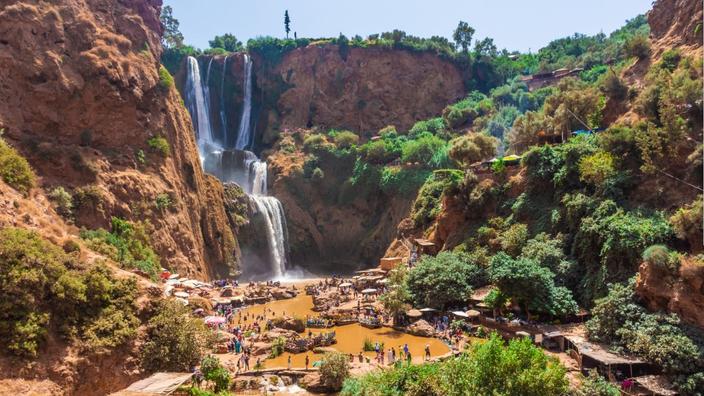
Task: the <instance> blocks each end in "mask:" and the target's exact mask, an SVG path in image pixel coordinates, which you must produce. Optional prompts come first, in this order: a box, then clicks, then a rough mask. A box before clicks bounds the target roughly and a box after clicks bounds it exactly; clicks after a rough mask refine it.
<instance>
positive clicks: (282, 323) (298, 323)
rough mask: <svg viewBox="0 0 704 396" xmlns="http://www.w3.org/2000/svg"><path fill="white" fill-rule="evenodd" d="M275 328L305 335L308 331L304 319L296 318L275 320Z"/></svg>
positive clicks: (273, 321) (273, 322)
mask: <svg viewBox="0 0 704 396" xmlns="http://www.w3.org/2000/svg"><path fill="white" fill-rule="evenodd" d="M272 324H273V325H274V327H277V328H280V329H285V330H291V331H295V332H296V333H303V332H304V331H306V323H305V322H304V321H303V320H302V319H296V318H289V317H284V318H275V319H274V320H272Z"/></svg>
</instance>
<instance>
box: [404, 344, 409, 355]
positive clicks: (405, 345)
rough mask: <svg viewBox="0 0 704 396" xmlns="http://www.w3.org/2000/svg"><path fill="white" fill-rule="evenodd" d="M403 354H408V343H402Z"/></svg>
mask: <svg viewBox="0 0 704 396" xmlns="http://www.w3.org/2000/svg"><path fill="white" fill-rule="evenodd" d="M403 354H404V355H408V344H403Z"/></svg>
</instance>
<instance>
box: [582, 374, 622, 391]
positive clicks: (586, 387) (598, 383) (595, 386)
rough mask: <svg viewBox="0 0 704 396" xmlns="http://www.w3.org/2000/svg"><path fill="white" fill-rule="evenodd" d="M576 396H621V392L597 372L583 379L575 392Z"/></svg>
mask: <svg viewBox="0 0 704 396" xmlns="http://www.w3.org/2000/svg"><path fill="white" fill-rule="evenodd" d="M574 396H621V391H620V390H619V389H618V388H617V387H616V386H614V385H612V384H611V383H610V382H609V381H607V380H606V379H604V377H602V376H601V374H599V373H598V372H597V371H596V370H590V371H589V375H588V376H586V377H583V378H582V384H581V386H580V387H579V388H577V389H576V390H575V391H574Z"/></svg>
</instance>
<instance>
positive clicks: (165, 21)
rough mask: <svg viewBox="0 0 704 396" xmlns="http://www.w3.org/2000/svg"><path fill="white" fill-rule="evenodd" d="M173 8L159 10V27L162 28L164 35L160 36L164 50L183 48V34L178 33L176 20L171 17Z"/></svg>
mask: <svg viewBox="0 0 704 396" xmlns="http://www.w3.org/2000/svg"><path fill="white" fill-rule="evenodd" d="M173 12H174V10H173V8H171V6H164V7H163V8H162V9H161V16H160V18H159V19H160V20H161V25H162V26H163V27H164V34H163V35H162V36H161V41H162V44H163V45H164V47H166V48H180V47H183V34H181V32H180V31H179V25H180V24H179V22H178V19H176V18H174V16H173Z"/></svg>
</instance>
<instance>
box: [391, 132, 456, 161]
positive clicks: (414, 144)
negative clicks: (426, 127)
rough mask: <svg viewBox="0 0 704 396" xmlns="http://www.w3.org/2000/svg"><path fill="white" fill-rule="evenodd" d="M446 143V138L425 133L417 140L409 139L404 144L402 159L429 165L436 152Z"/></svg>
mask: <svg viewBox="0 0 704 396" xmlns="http://www.w3.org/2000/svg"><path fill="white" fill-rule="evenodd" d="M445 145H446V143H445V141H444V140H442V139H440V138H439V137H436V136H433V135H423V136H421V137H419V138H418V139H416V140H409V141H408V142H407V143H406V144H404V145H403V149H402V153H401V161H403V162H405V163H415V162H417V163H419V164H420V165H424V166H429V165H430V164H431V161H432V159H433V157H434V156H435V154H436V153H437V152H438V151H440V150H441V149H443V148H444V147H445Z"/></svg>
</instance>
